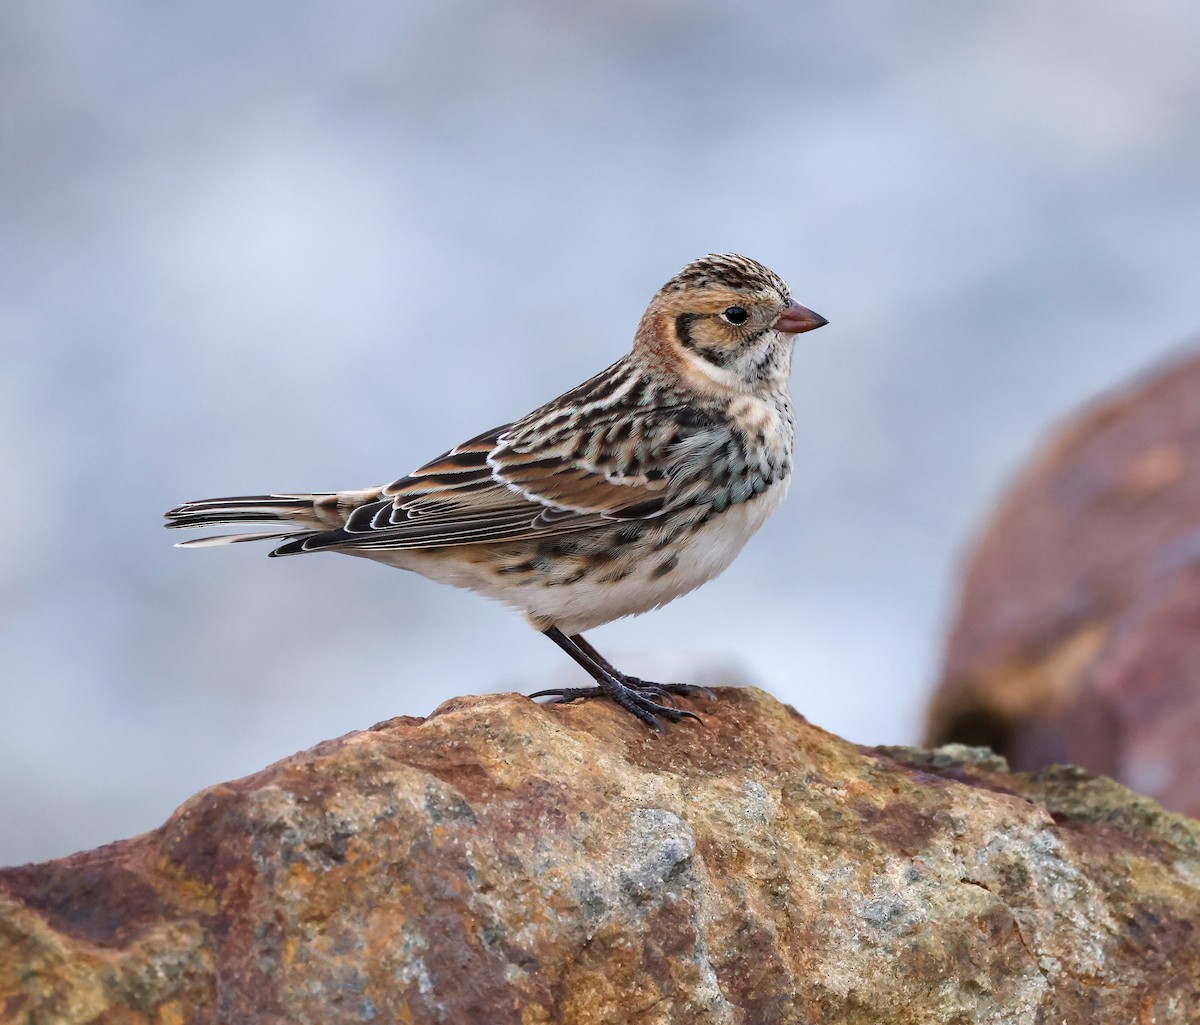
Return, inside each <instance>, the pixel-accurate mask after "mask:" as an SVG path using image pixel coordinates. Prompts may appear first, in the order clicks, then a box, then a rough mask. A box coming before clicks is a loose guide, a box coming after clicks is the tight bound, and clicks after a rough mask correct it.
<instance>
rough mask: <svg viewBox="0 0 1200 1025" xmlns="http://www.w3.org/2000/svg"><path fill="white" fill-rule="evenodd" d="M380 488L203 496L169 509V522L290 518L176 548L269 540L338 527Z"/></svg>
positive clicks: (173, 524)
mask: <svg viewBox="0 0 1200 1025" xmlns="http://www.w3.org/2000/svg"><path fill="white" fill-rule="evenodd" d="M378 495H379V489H378V488H370V489H367V490H364V491H334V492H326V493H323V494H315V495H239V496H235V497H232V498H204V499H201V500H200V501H197V502H184V503H183V505H181V506H178V507H176V508H174V509H171V510H170V511H169V512H167V514H166V517H167V522H166V524H165V526H167V527H212V526H217V525H222V524H229V523H247V524H249V523H255V524H262V525H263V526H266V525H268V524H272V523H288V524H290V527H289V528H288V529H287V530H283V531H270V532H268V531H265V530H253V531H249V532H247V533H237V534H219V535H217V536H215V537H197V538H192V539H191V540H188V541H180V542H179V544H178V545H177V547H179V548H203V547H205V546H208V545H227V544H236V543H237V542H240V541H267V540H278V539H279V538H290V537H299V536H303V535H305V534H311V533H317V532H321V531H326V530H336V529H337V528H338V527H340V526H342V525H343V524H344V523H345V522H346V517H347V516H349V515H350V513H351V512H353V511H354V510H355V509H357V508H358V507H359V506H360V505H362V504H363V503H364V502H368V501H371V500H373V499H374V498H377V497H378Z"/></svg>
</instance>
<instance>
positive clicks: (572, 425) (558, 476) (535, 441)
mask: <svg viewBox="0 0 1200 1025" xmlns="http://www.w3.org/2000/svg"><path fill="white" fill-rule="evenodd" d="M677 414H678V409H677V407H657V408H648V409H640V410H633V411H631V410H629V409H627V408H626V409H613V410H610V411H605V412H597V411H593V412H592V413H591V415H589V416H588V417H587V418H586V423H581V422H579V421H578V420H577V419H574V418H567V419H566V420H563V421H562V422H560V423H556V422H555V421H553V420H551V421H550V422H549V423H548V422H547V419H546V417H545V416H544V415H543V416H540V417H539V416H538V415H537V414H531V415H530V416H529V417H527V418H526V419H525V420H522V421H519V422H517V423H515V424H505V425H503V426H501V427H497V428H494V429H493V430H491V431H487V432H486V433H484V434H481V435H479V436H478V437H476V438H472V439H471V440H470V441H467V442H464V443H463V444H461V445H458V446H456V447H455V448H452V449H451V450H450V451H449V452H446V453H444V454H443V455H441V456H439V457H438V458H437V459H434V460H432V461H430V462H428V463H426V464H425V465H424V466H422V467H420V468H419V469H417V470H414V471H413V472H412V473H411V474H409V475H408V476H407V477H403V478H401V479H400V480H398V481H395V482H394V483H392V484H389V485H387V486H386V487H385V488H383V490H382V496H383V497H382V498H381V500H379V501H376V502H371V503H369V504H366V505H363V506H360V507H359V508H358V509H356V510H354V512H353V513H351V514H350V516H349V517H348V519H347V520H346V523H345V526H344V527H342V528H341V529H340V530H335V531H329V532H324V533H320V534H316V535H311V536H309V537H307V538H302V539H297V540H296V541H295V542H292V544H290V545H285V546H284V548H283V549H281V550H280V551H279V554H291V553H292V552H298V551H312V550H315V549H320V548H331V547H338V548H348V547H349V548H355V549H371V550H385V549H404V548H440V547H444V546H447V545H461V544H473V543H480V542H496V541H515V540H519V539H523V538H532V537H546V536H550V535H556V534H566V533H571V532H573V531H577V530H583V529H586V528H588V527H594V526H598V525H600V524H603V523H606V522H609V523H611V522H612V521H614V520H633V519H645V518H649V517H653V516H656V515H658V514H659V513H660V512H662V510H663V508H664V506H665V505H666V504H667V503H668V502H669V501H671V500H672V498H673V497H674V496H673V490H674V489H673V487H672V485H673V479H674V476H675V471H676V469H677V468H678V467H679V466H680V465H682V464H683V462H686V461H687V460H689V459H690V458H691V456H690V454H691V453H692V452H693V451H694V448H695V446H694V436H690V437H687V438H685V433H686V432H687V428H686V426H685V425H686V422H687V421H686V418H685V419H684V421H681V420H680V418H679V416H678V415H677ZM693 421H694V417H693ZM692 434H693V435H694V432H692Z"/></svg>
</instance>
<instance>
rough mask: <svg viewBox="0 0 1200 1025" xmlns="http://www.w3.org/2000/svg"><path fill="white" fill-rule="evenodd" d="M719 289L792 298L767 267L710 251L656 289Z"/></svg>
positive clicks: (739, 256)
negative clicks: (773, 294)
mask: <svg viewBox="0 0 1200 1025" xmlns="http://www.w3.org/2000/svg"><path fill="white" fill-rule="evenodd" d="M713 288H717V289H722V290H728V291H732V292H741V293H745V294H749V295H754V294H756V293H757V294H763V297H764V298H766V297H767V295H769V294H770V293H775V295H777V296H778V298H780V299H782V300H783V301H784V302H785V303H786V302H787V300H788V299H789V298H790V297H791V293H790V292H789V291H788V286H787V283H786V282H785V281H784V280H783V278H781V277H780V276H779V275H778V274H776V273H775V272H774V271H773V270H771V269H770V268H769V267H764V266H763V265H762V264H761V263H759V262H758V261H757V260H751V259H750V257H748V256H741V255H739V254H738V253H709V254H708V255H707V256H702V257H700V259H698V260H693V261H692V262H691V263H689V264H688V265H687V266H686V267H684V268H683V270H681V271H680V272H679V273H678V274H676V275H675V277H673V278H672V279H671V280H670V281H668V282H667V283H666V284H665V285H663V287H662V288H660V289H659V290H658V294H659V295H660V296H665V295H668V294H670V293H672V292H683V291H708V290H709V289H713Z"/></svg>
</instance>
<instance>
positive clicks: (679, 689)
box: [625, 676, 717, 701]
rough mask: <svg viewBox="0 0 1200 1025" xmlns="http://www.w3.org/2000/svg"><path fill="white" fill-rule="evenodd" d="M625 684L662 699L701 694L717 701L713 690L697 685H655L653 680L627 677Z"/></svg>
mask: <svg viewBox="0 0 1200 1025" xmlns="http://www.w3.org/2000/svg"><path fill="white" fill-rule="evenodd" d="M625 682H626V683H627V684H628V685H629V686H630V687H632V688H633V689H634V690H639V691H641V692H642V693H655V694H657V695H658V696H660V697H661V696H662V695H664V694H680V695H682V696H683V697H689V696H691V695H693V694H699V695H700V696H701V697H704V698H708V699H709V700H710V701H715V700H716V699H717V696H716V694H714V693H713V692H712V691H711V690H709V689H708V688H707V687H701V686H700V685H699V684H696V683H655V682H654V681H653V680H643V679H640V678H639V677H637V676H627V677H625Z"/></svg>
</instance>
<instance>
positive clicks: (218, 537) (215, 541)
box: [175, 530, 296, 548]
mask: <svg viewBox="0 0 1200 1025" xmlns="http://www.w3.org/2000/svg"><path fill="white" fill-rule="evenodd" d="M295 536H296V532H295V531H294V530H287V531H284V532H283V533H281V534H215V535H214V536H212V537H193V538H189V539H188V540H187V541H176V542H175V547H176V548H215V547H216V546H217V545H235V544H239V543H241V542H242V541H278V540H279V539H280V538H284V537H287V538H291V537H295Z"/></svg>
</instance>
